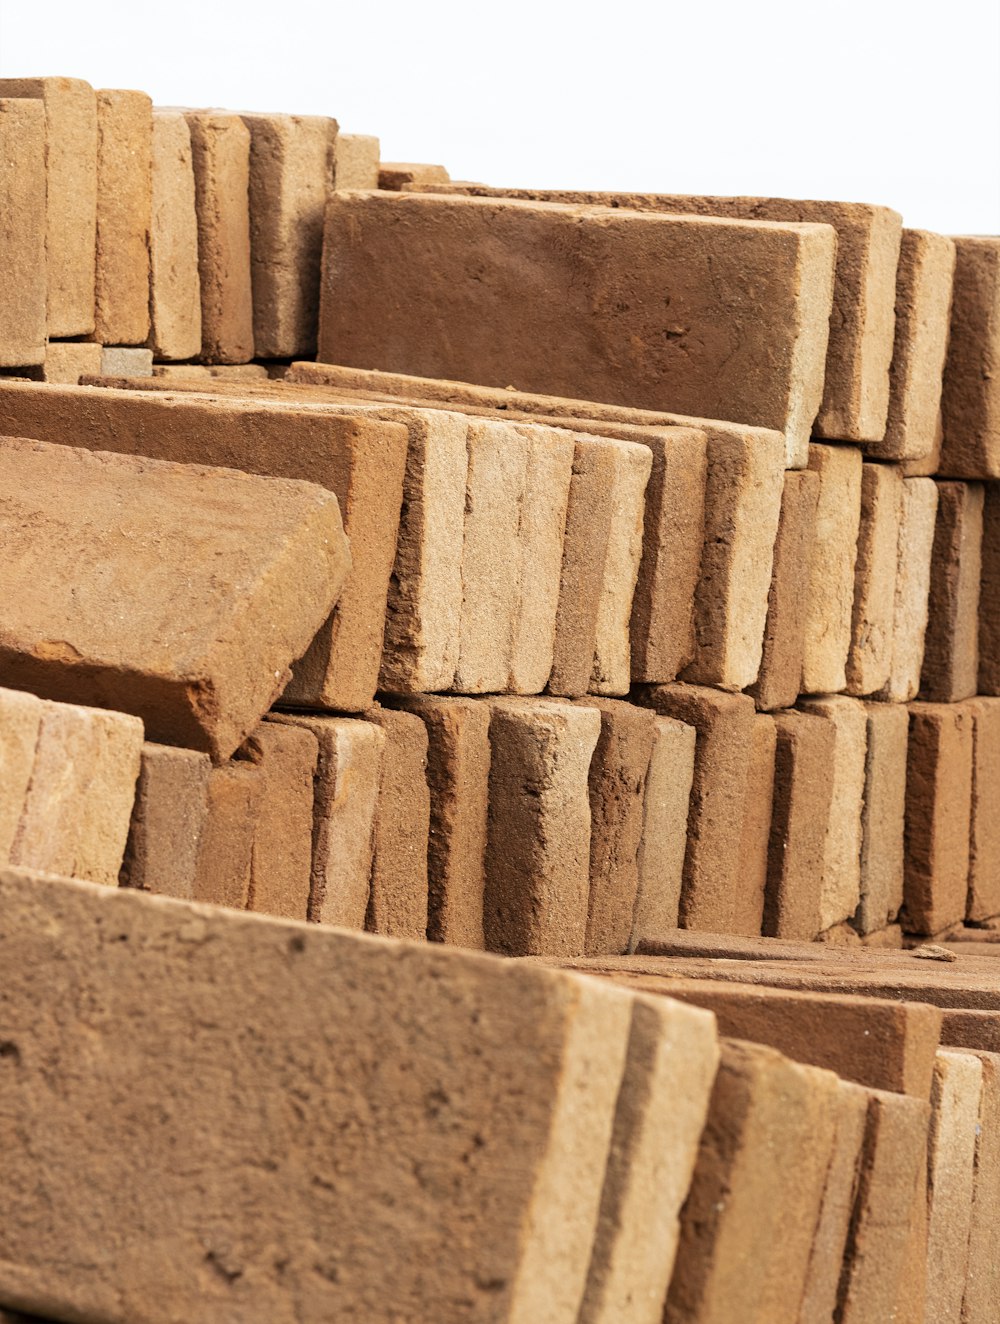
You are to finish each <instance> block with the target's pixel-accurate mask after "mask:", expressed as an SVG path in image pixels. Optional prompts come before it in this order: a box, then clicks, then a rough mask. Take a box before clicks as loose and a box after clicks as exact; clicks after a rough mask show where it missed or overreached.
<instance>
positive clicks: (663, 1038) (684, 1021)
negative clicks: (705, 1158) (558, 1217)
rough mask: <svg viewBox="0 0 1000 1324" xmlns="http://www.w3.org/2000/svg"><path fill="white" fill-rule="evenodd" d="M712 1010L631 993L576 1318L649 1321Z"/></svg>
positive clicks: (597, 1323) (692, 1134)
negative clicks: (627, 1028)
mask: <svg viewBox="0 0 1000 1324" xmlns="http://www.w3.org/2000/svg"><path fill="white" fill-rule="evenodd" d="M718 1058H719V1050H718V1045H717V1042H716V1037H715V1026H714V1023H713V1021H712V1018H711V1017H710V1016H708V1015H706V1014H705V1013H704V1012H697V1011H694V1010H693V1009H692V1008H690V1007H681V1006H680V1005H679V1004H677V1003H672V1002H668V1001H666V1000H664V999H662V998H644V997H637V998H636V999H635V1000H634V1003H633V1007H632V1026H631V1033H630V1034H629V1046H628V1056H627V1057H626V1059H625V1071H624V1075H623V1077H622V1085H621V1090H620V1092H619V1095H618V1106H617V1108H616V1110H615V1125H614V1131H613V1132H612V1136H611V1149H610V1152H609V1154H608V1167H607V1172H606V1173H605V1176H604V1190H603V1192H602V1194H601V1209H600V1215H599V1217H598V1222H597V1229H596V1232H595V1235H594V1248H593V1251H592V1252H591V1256H590V1270H589V1273H588V1276H587V1290H586V1292H585V1294H584V1298H583V1304H582V1306H581V1308H580V1317H579V1318H580V1324H653V1321H656V1324H659V1320H660V1319H661V1318H662V1314H663V1302H664V1298H665V1297H666V1294H667V1285H668V1283H669V1281H670V1274H671V1271H672V1270H673V1266H674V1257H675V1255H676V1253H677V1241H678V1237H679V1234H680V1218H679V1215H680V1211H681V1206H682V1204H683V1202H684V1198H685V1196H686V1195H687V1192H688V1188H689V1187H690V1184H691V1177H692V1174H693V1172H694V1166H695V1160H696V1158H697V1155H698V1142H699V1138H700V1136H701V1131H702V1128H703V1126H704V1124H705V1118H706V1115H707V1112H708V1103H709V1098H710V1095H711V1090H712V1083H713V1080H714V1077H715V1072H716V1067H717V1064H718Z"/></svg>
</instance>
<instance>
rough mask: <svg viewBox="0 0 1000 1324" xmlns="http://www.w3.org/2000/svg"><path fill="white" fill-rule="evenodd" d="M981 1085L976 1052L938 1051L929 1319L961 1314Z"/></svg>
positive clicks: (932, 1140) (929, 1188)
mask: <svg viewBox="0 0 1000 1324" xmlns="http://www.w3.org/2000/svg"><path fill="white" fill-rule="evenodd" d="M982 1085H983V1066H982V1063H981V1062H980V1060H979V1059H978V1058H977V1057H975V1056H973V1054H971V1053H959V1052H953V1051H951V1050H948V1049H942V1050H941V1051H940V1052H939V1053H938V1057H937V1064H936V1066H935V1069H934V1091H933V1095H932V1100H931V1103H932V1108H931V1127H930V1136H929V1145H928V1151H929V1152H928V1158H927V1176H928V1184H927V1298H926V1307H925V1309H926V1315H925V1318H927V1319H933V1320H959V1319H960V1318H961V1314H962V1297H963V1295H964V1293H965V1282H966V1270H967V1267H968V1262H969V1232H970V1228H971V1222H972V1198H973V1191H974V1181H975V1156H976V1132H977V1130H978V1127H979V1109H980V1100H981V1095H982Z"/></svg>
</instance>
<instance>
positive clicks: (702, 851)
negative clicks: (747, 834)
mask: <svg viewBox="0 0 1000 1324" xmlns="http://www.w3.org/2000/svg"><path fill="white" fill-rule="evenodd" d="M633 697H634V700H635V702H637V703H641V704H645V705H646V706H647V707H650V708H652V709H653V710H654V711H655V712H657V713H659V714H660V715H661V716H664V717H673V718H675V719H676V720H677V721H681V722H685V723H686V724H687V725H689V726H693V727H694V728H695V730H696V731H697V733H698V734H697V742H696V745H695V761H694V778H693V781H692V786H691V804H690V811H689V818H688V842H687V852H686V855H685V859H684V886H683V890H682V892H681V906H680V918H681V924H682V925H683V926H684V928H687V929H705V930H708V931H710V932H711V931H716V932H723V933H725V932H730V931H731V925H732V924H733V923H735V922H736V920H737V917H738V916H740V915H742V914H743V913H744V907H745V902H744V899H743V898H742V896H741V895H740V892H741V888H742V887H743V880H742V874H741V861H740V847H741V835H742V824H743V817H744V810H745V804H746V795H747V778H748V768H749V763H750V752H751V749H752V748H753V739H754V737H753V730H754V716H755V713H754V706H753V700H752V699H750V698H749V697H748V696H747V695H745V694H722V693H720V692H719V691H717V690H711V689H707V688H703V687H701V686H697V685H682V684H676V685H655V686H648V687H646V686H643V687H639V688H637V689H636V690H635V692H634V696H633Z"/></svg>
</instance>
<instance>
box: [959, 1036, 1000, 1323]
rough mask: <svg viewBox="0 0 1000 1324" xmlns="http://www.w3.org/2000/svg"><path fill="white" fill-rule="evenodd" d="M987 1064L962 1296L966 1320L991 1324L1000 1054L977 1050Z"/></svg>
mask: <svg viewBox="0 0 1000 1324" xmlns="http://www.w3.org/2000/svg"><path fill="white" fill-rule="evenodd" d="M976 1056H977V1058H978V1060H979V1062H980V1064H981V1067H982V1091H981V1094H980V1098H979V1119H978V1121H979V1124H978V1126H977V1129H976V1154H975V1168H974V1172H973V1191H972V1219H971V1224H970V1228H969V1267H968V1272H967V1275H966V1280H965V1295H964V1296H963V1298H962V1324H990V1316H991V1314H992V1313H995V1311H996V1303H997V1301H998V1300H1000V1245H998V1243H997V1236H996V1219H997V1209H998V1208H1000V1057H998V1056H997V1054H996V1053H977V1054H976Z"/></svg>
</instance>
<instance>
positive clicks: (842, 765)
mask: <svg viewBox="0 0 1000 1324" xmlns="http://www.w3.org/2000/svg"><path fill="white" fill-rule="evenodd" d="M802 708H803V710H804V711H805V712H807V713H812V714H814V715H815V716H817V717H822V718H824V719H825V720H826V721H828V722H830V723H831V725H832V726H833V729H834V745H833V768H832V771H833V792H832V796H831V799H830V819H829V822H828V824H827V829H826V844H825V846H824V850H823V883H822V888H821V893H820V896H821V900H820V930H821V931H822V930H823V929H828V928H830V927H831V925H833V924H839V923H840V922H841V920H845V919H850V918H851V916H852V915H853V914H854V912H855V910H856V909H857V907H858V903H859V901H860V899H861V847H862V827H861V811H862V807H863V805H864V794H865V763H866V753H867V743H868V716H867V712H866V710H865V705H864V704H863V703H861V702H860V701H859V700H857V699H848V698H845V697H843V696H840V695H834V696H832V697H830V698H822V699H806V700H803V702H802Z"/></svg>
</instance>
